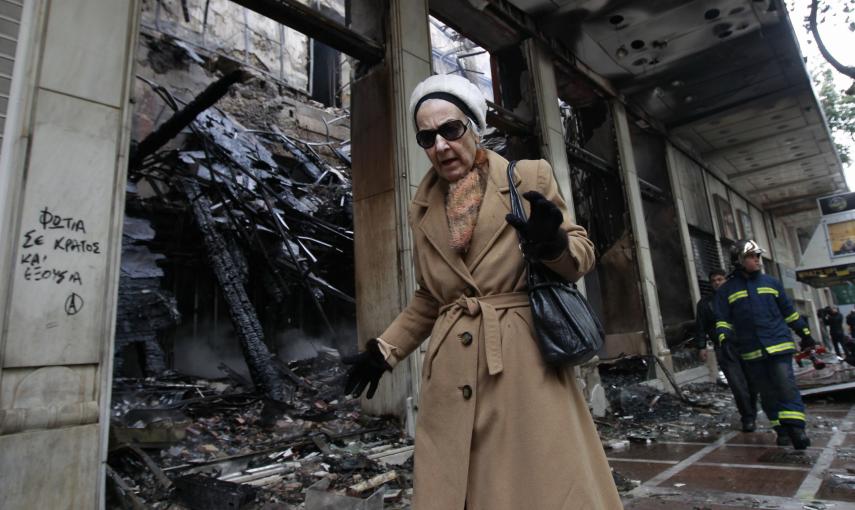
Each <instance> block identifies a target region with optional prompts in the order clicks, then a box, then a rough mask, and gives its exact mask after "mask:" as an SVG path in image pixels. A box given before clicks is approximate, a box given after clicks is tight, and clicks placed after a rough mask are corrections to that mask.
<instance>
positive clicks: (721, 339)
mask: <svg viewBox="0 0 855 510" xmlns="http://www.w3.org/2000/svg"><path fill="white" fill-rule="evenodd" d="M725 340H727V337H726V336H725V335H724V333H719V334H718V343H722V342H724V341H725Z"/></svg>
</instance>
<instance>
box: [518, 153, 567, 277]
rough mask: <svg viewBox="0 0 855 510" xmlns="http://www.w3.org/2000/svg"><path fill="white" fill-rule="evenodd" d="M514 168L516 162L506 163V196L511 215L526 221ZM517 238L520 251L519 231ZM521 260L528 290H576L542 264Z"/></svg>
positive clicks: (520, 236) (524, 240)
mask: <svg viewBox="0 0 855 510" xmlns="http://www.w3.org/2000/svg"><path fill="white" fill-rule="evenodd" d="M516 166H517V162H516V161H511V162H509V163H508V192H509V193H508V194H509V195H510V197H511V213H513V214H514V215H516V216H519V217H520V218H522V219H523V220H526V219H528V218H527V217H526V214H525V209H523V206H522V200H520V194H519V192H518V191H517V186H516V185H515V184H514V168H515V167H516ZM514 230H516V229H514ZM517 237H519V240H520V251H522V246H523V245H524V244H525V243H526V239H525V237H523V235H522V233H521V232H520V231H519V230H517ZM523 258H524V259H525V264H526V273H527V279H528V285H529V289H533V288H534V287H535V286H539V285H544V284H549V285H555V284H560V285H569V286H570V287H571V288H573V289H576V284H575V283H570V282H567V281H565V280H564V278H562V277H560V276H558V275H557V274H555V273H553V272H552V271H550V270H548V269H547V268H546V267H544V266H543V264H541V263H539V262H533V261H531V260H529V258H528V257H526V256H525V255H523Z"/></svg>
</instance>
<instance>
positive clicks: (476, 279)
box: [345, 75, 621, 510]
mask: <svg viewBox="0 0 855 510" xmlns="http://www.w3.org/2000/svg"><path fill="white" fill-rule="evenodd" d="M486 110H487V105H486V102H485V101H484V98H483V96H482V95H481V93H480V91H479V90H478V88H477V87H475V86H474V85H472V84H471V83H469V82H468V81H467V80H466V79H464V78H462V77H459V76H453V75H438V76H431V77H430V78H428V79H426V80H425V81H423V82H421V83H420V84H419V85H418V86H416V88H415V90H414V91H413V94H412V97H411V99H410V112H411V116H412V119H413V121H414V123H415V128H416V130H417V134H416V139H417V141H418V143H419V145H420V146H421V147H422V148H423V149H424V150H425V153H426V154H427V157H428V159H430V162H431V164H432V167H431V169H430V171H429V172H428V173H427V175H426V176H425V178H424V179H423V180H422V182H421V184H420V185H419V188H418V191H416V194H415V197H414V198H413V201H412V204H411V207H410V221H411V222H412V227H413V247H414V255H413V258H414V263H415V269H416V275H417V281H418V285H419V288H418V290H417V291H416V292H415V295H414V296H413V299H412V301H411V302H410V304H409V305H408V306H407V308H406V309H405V310H404V311H403V312H401V314H400V315H399V316H398V317H397V318H396V319H395V321H394V322H392V324H391V325H390V326H389V327H388V329H386V331H384V332H383V333H382V334H381V335H380V336H379V337H377V338H375V339H372V340H370V341H368V343H367V346H366V350H365V351H364V352H362V353H360V354H358V355H356V356H353V357H351V358H349V359H346V360H345V362H346V363H348V364H350V365H351V368H350V371H349V374H348V381H347V383H346V385H345V391H346V392H347V393H352V394H354V395H357V396H358V395H360V394H361V393H362V391H363V390H364V389H365V387H366V386H367V387H368V395H367V396H368V398H371V397H372V396H373V395H374V391H375V390H376V388H377V384H378V381H379V380H380V377H381V376H382V374H383V373H384V372H386V371H387V370H391V369H392V367H394V366H395V365H396V364H397V363H399V362H401V360H403V359H404V358H406V357H407V356H408V355H409V354H410V353H411V352H413V351H414V350H416V348H417V347H418V346H419V344H421V343H422V342H423V341H424V340H425V339H426V338H427V337H428V336H429V337H430V344H429V349H428V352H427V354H426V356H425V359H424V368H423V370H422V381H421V397H420V401H419V415H418V423H417V426H416V448H415V491H414V501H413V508H414V509H416V510H427V509H437V510H463V509H464V508H466V509H468V510H504V509H507V510H521V509H532V510H557V509H585V510H594V509H614V508H621V503H620V499H619V497H618V494H617V491H616V490H615V486H614V482H613V481H612V476H611V473H610V471H609V467H608V464H607V463H606V458H605V455H604V453H603V449H602V446H601V443H600V440H599V438H598V436H597V431H596V429H595V428H594V425H593V421H592V420H591V416H590V414H589V413H588V407H587V404H586V402H585V399H584V398H583V397H582V395H581V393H580V391H579V389H578V388H577V386H576V381H575V378H574V376H573V372H572V370H571V369H569V368H568V369H555V368H551V367H549V366H546V365H545V364H544V362H543V360H542V358H541V356H540V352H539V351H538V347H537V344H536V340H535V338H534V333H533V330H532V317H531V312H530V310H529V304H528V294H527V292H526V278H525V264H524V261H523V254H522V253H521V252H520V246H519V240H518V238H517V232H515V231H514V228H516V229H519V230H521V231H523V232H524V233H525V234H526V236H527V239H528V242H527V243H526V245H525V249H526V254H527V255H528V256H530V257H533V258H536V259H539V260H542V261H543V262H544V263H545V264H546V265H547V266H548V267H549V268H551V269H552V270H553V271H555V272H557V273H558V274H560V275H562V276H564V277H565V278H567V279H568V280H571V281H575V280H577V279H578V278H579V277H581V276H582V275H583V274H585V273H586V272H587V271H589V270H590V269H591V267H592V266H593V264H594V252H593V247H592V244H591V242H590V241H589V240H588V239H587V237H586V233H585V231H584V229H582V228H581V227H579V226H577V225H574V224H573V223H571V222H570V221H569V220H568V219H567V211H566V206H565V204H564V201H563V200H562V198H561V195H560V194H559V192H558V186H557V184H556V182H555V178H554V176H553V175H552V168H551V167H550V166H549V164H548V163H547V162H546V161H543V160H540V161H520V162H519V163H518V164H517V166H516V168H515V175H514V179H515V181H516V182H515V184H516V186H517V188H518V189H519V191H520V192H521V193H523V196H524V197H525V198H526V199H527V201H528V204H526V206H527V207H526V209H527V211H526V212H527V214H528V216H529V219H528V221H525V220H523V219H521V218H518V217H515V216H513V215H510V214H508V212H509V211H510V205H509V198H508V178H507V167H508V161H507V160H505V159H504V158H502V157H501V156H499V155H498V154H496V153H494V152H491V151H488V150H485V149H482V148H480V136H479V132H480V131H481V130H483V129H484V128H485V127H486V122H485V115H486ZM509 224H510V225H509ZM511 227H514V228H511Z"/></svg>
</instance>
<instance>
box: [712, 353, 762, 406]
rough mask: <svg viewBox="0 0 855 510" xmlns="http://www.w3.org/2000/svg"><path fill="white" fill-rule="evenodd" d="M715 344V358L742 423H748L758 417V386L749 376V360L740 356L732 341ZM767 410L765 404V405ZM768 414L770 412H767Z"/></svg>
mask: <svg viewBox="0 0 855 510" xmlns="http://www.w3.org/2000/svg"><path fill="white" fill-rule="evenodd" d="M717 344H718V342H716V344H715V358H716V361H718V366H719V368H720V369H721V371H722V372H724V377H725V378H727V385H728V386H729V387H730V391H731V393H733V400H734V401H735V402H736V408H737V409H738V410H739V415H740V416H741V417H742V423H748V422H750V421H753V420H755V419H756V418H757V393H758V386H757V385H756V384H755V383H754V382H753V381H752V380H751V379H749V378H748V377H746V374H747V373H748V362H747V361H743V360H742V358H740V357H739V353H738V352H736V349H734V348H733V344H732V343H728V342H725V344H724V345H722V346H718V345H717ZM764 410H765V406H764ZM766 414H767V415H768V412H767V413H766Z"/></svg>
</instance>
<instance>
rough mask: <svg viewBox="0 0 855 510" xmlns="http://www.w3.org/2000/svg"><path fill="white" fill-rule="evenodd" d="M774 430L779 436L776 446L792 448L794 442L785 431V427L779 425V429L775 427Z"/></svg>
mask: <svg viewBox="0 0 855 510" xmlns="http://www.w3.org/2000/svg"><path fill="white" fill-rule="evenodd" d="M774 429H775V434H777V435H778V438H777V439H776V440H775V444H777V445H778V446H790V445H791V444H793V442H792V440H791V439H790V435H789V434H788V433H787V431H786V430H784V427H782V426H780V425H779V426H777V427H774Z"/></svg>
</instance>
